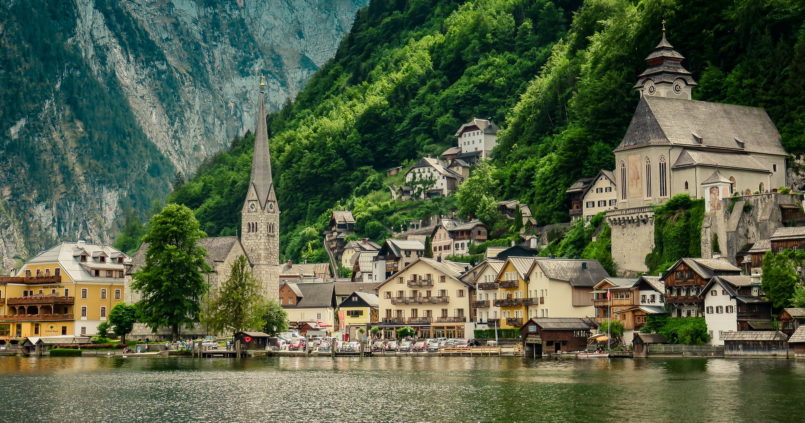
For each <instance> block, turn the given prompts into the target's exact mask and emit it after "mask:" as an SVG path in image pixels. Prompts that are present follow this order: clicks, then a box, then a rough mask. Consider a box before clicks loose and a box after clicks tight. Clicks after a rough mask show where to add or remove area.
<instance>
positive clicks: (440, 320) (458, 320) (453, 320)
mask: <svg viewBox="0 0 805 423" xmlns="http://www.w3.org/2000/svg"><path fill="white" fill-rule="evenodd" d="M466 321H467V317H466V316H461V317H458V316H454V317H437V318H436V322H437V323H462V322H466Z"/></svg>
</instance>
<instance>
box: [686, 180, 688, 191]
mask: <svg viewBox="0 0 805 423" xmlns="http://www.w3.org/2000/svg"><path fill="white" fill-rule="evenodd" d="M687 189H688V181H685V190H687Z"/></svg>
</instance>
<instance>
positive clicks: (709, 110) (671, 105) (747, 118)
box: [615, 96, 786, 155]
mask: <svg viewBox="0 0 805 423" xmlns="http://www.w3.org/2000/svg"><path fill="white" fill-rule="evenodd" d="M693 134H696V135H698V136H699V137H701V140H702V142H701V144H698V143H697V142H696V141H695V140H694V137H693ZM736 139H737V140H739V141H742V142H743V143H744V148H743V150H741V149H740V146H739V144H738V142H736ZM669 144H670V145H677V146H690V147H701V146H706V147H717V148H723V149H730V150H734V151H736V152H737V151H746V152H755V153H764V154H776V155H785V154H786V153H785V150H784V149H783V146H782V144H781V143H780V134H779V133H778V132H777V128H776V127H775V126H774V123H773V122H772V121H771V119H770V118H769V115H768V114H766V111H765V110H763V109H761V108H757V107H747V106H736V105H732V104H721V103H710V102H706V101H696V100H682V99H674V98H666V97H649V96H644V97H643V98H641V99H640V102H639V103H638V105H637V110H635V113H634V116H633V117H632V121H631V123H630V124H629V128H628V129H627V131H626V135H624V137H623V141H621V144H620V145H619V146H618V148H617V149H616V150H615V151H620V150H624V149H627V148H630V147H636V146H643V145H669Z"/></svg>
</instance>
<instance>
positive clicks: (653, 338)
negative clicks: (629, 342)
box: [634, 332, 668, 344]
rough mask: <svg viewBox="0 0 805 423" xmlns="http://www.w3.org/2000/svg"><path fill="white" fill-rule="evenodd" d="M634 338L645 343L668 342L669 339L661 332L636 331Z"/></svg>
mask: <svg viewBox="0 0 805 423" xmlns="http://www.w3.org/2000/svg"><path fill="white" fill-rule="evenodd" d="M634 339H635V340H640V341H641V342H642V343H643V344H667V343H668V340H667V339H665V337H664V336H662V335H660V334H659V333H641V332H635V333H634Z"/></svg>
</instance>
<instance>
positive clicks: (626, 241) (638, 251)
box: [607, 207, 654, 275]
mask: <svg viewBox="0 0 805 423" xmlns="http://www.w3.org/2000/svg"><path fill="white" fill-rule="evenodd" d="M607 223H609V226H610V228H611V229H612V259H613V260H614V261H615V264H616V266H617V267H618V273H619V274H621V275H636V274H638V273H642V272H647V271H648V270H649V269H647V268H646V263H645V258H646V255H648V254H649V253H651V251H652V250H653V249H654V211H653V209H652V208H651V207H634V208H630V209H621V210H612V211H610V212H608V213H607Z"/></svg>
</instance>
